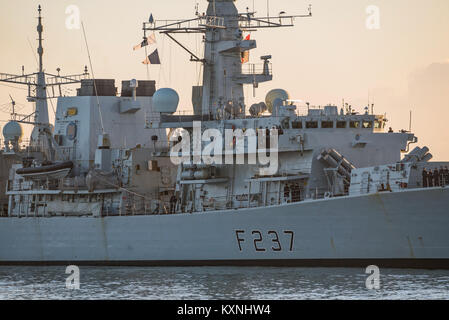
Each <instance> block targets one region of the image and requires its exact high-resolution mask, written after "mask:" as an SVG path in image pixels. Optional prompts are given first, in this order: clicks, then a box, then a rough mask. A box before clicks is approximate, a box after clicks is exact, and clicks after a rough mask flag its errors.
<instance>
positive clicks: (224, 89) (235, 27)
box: [143, 0, 312, 120]
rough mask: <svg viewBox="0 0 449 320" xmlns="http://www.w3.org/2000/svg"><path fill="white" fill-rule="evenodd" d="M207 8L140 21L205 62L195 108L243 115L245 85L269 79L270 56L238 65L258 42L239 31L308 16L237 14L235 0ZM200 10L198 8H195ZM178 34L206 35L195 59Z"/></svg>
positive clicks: (214, 0)
mask: <svg viewBox="0 0 449 320" xmlns="http://www.w3.org/2000/svg"><path fill="white" fill-rule="evenodd" d="M208 2H209V5H208V8H207V13H206V14H202V15H200V14H199V13H198V12H197V18H193V19H187V20H157V21H153V22H150V23H144V27H143V30H144V32H146V31H153V32H160V33H162V34H165V35H167V36H168V37H169V38H170V39H171V40H173V41H174V42H175V43H176V44H178V45H179V46H181V47H182V48H183V49H184V50H186V51H187V52H188V53H189V54H190V57H191V59H190V60H191V61H195V62H200V63H202V64H203V86H202V87H194V88H193V99H192V100H193V101H197V103H196V104H195V102H194V112H195V114H197V115H202V116H203V117H206V118H209V119H211V120H214V119H223V118H241V117H244V116H245V105H244V90H243V85H245V84H246V85H253V87H254V88H257V87H258V84H259V83H261V82H266V81H271V80H272V78H273V75H272V72H271V63H270V61H269V60H270V59H271V56H269V55H266V56H263V57H261V60H262V62H261V63H260V64H249V63H248V64H246V65H245V68H244V69H245V70H243V68H242V65H243V61H242V53H244V52H246V51H249V50H252V49H255V48H256V47H257V45H256V41H255V40H247V39H245V37H244V34H243V32H251V31H256V30H258V29H264V28H281V27H292V26H294V20H295V18H302V17H311V16H312V12H311V8H310V7H309V12H308V14H306V15H291V16H287V15H285V13H284V12H281V13H280V14H279V16H277V17H270V16H268V15H267V17H260V18H259V17H255V13H254V12H245V13H239V12H238V10H237V8H236V6H235V4H234V2H235V0H208ZM197 11H198V10H197ZM179 33H202V34H204V37H203V39H204V46H205V50H204V58H199V57H198V56H196V55H195V54H194V53H193V52H192V51H191V50H189V49H188V48H187V47H186V46H184V45H182V44H181V43H180V42H179V40H177V39H176V38H175V35H176V34H179ZM199 101H201V103H199Z"/></svg>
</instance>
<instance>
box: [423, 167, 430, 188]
mask: <svg viewBox="0 0 449 320" xmlns="http://www.w3.org/2000/svg"><path fill="white" fill-rule="evenodd" d="M422 186H423V188H427V187H428V186H429V174H428V172H427V169H426V168H424V169H423V170H422Z"/></svg>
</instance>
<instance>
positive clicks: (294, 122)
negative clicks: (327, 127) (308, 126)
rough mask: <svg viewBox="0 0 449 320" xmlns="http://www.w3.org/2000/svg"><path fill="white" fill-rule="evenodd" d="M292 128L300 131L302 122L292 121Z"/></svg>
mask: <svg viewBox="0 0 449 320" xmlns="http://www.w3.org/2000/svg"><path fill="white" fill-rule="evenodd" d="M292 128H293V129H302V121H293V122H292Z"/></svg>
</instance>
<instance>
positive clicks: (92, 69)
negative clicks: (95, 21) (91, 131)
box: [81, 21, 105, 134]
mask: <svg viewBox="0 0 449 320" xmlns="http://www.w3.org/2000/svg"><path fill="white" fill-rule="evenodd" d="M81 26H82V27H83V35H84V41H85V43H86V49H87V56H88V57H89V64H90V70H91V72H92V78H93V80H94V89H95V96H96V97H97V106H98V112H99V113H100V123H101V132H102V133H103V134H104V133H105V132H104V126H103V116H102V115H101V108H100V99H99V98H98V91H97V81H95V74H94V68H93V67H92V60H91V58H90V51H89V45H88V43H87V37H86V31H85V30H84V23H83V22H82V21H81Z"/></svg>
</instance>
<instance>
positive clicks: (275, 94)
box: [265, 89, 290, 113]
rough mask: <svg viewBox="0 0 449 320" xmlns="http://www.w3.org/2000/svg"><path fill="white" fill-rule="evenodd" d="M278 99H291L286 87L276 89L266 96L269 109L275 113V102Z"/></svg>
mask: <svg viewBox="0 0 449 320" xmlns="http://www.w3.org/2000/svg"><path fill="white" fill-rule="evenodd" d="M276 99H281V100H282V101H286V100H289V99H290V95H289V93H288V92H287V91H285V90H284V89H274V90H271V91H270V92H268V93H267V96H266V98H265V103H266V104H267V108H268V111H269V112H270V113H273V102H274V101H275V100H276Z"/></svg>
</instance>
